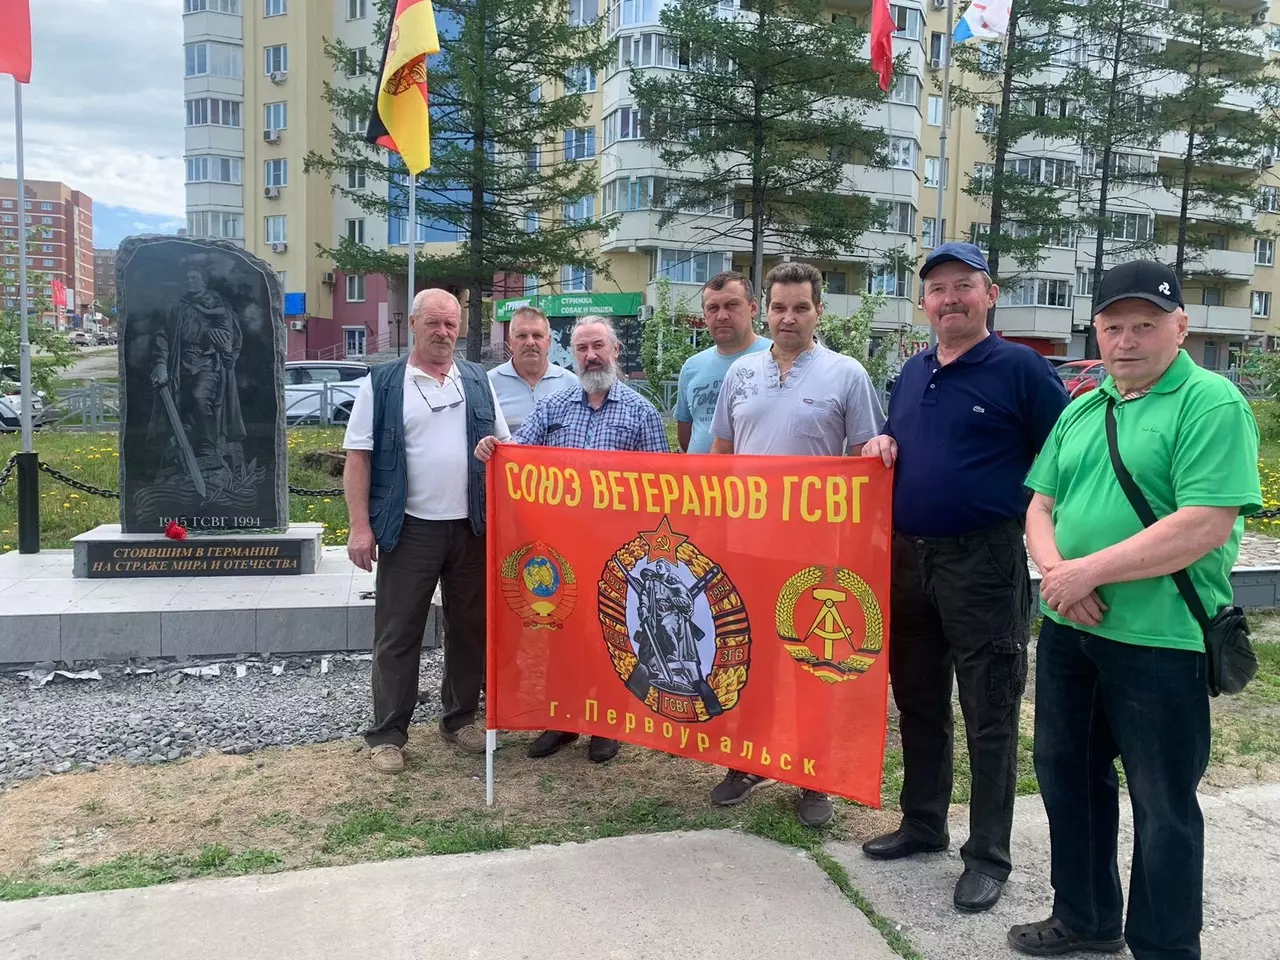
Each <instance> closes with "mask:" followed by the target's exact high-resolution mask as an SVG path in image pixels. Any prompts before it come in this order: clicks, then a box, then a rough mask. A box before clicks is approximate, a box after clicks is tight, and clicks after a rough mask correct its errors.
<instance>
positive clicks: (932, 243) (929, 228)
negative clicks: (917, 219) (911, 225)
mask: <svg viewBox="0 0 1280 960" xmlns="http://www.w3.org/2000/svg"><path fill="white" fill-rule="evenodd" d="M923 223H924V227H923V228H922V229H921V231H920V245H921V246H922V247H936V246H937V245H938V244H940V243H942V242H943V241H945V240H946V237H947V221H946V220H943V221H942V236H941V237H938V236H935V235H934V228H935V227H936V226H937V223H938V220H937V218H936V217H925V218H924V221H923Z"/></svg>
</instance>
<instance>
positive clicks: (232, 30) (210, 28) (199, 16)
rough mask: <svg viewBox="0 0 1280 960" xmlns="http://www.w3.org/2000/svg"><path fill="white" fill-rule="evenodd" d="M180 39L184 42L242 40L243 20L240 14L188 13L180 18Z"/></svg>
mask: <svg viewBox="0 0 1280 960" xmlns="http://www.w3.org/2000/svg"><path fill="white" fill-rule="evenodd" d="M182 38H183V40H184V41H185V42H187V43H191V42H192V41H193V40H235V41H240V40H243V39H244V20H243V18H242V17H241V16H240V14H231V13H213V12H207V11H206V12H201V13H188V14H184V15H183V17H182Z"/></svg>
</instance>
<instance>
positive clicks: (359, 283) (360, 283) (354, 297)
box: [347, 277, 364, 303]
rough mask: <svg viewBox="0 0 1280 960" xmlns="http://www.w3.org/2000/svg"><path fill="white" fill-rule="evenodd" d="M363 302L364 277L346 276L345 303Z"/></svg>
mask: <svg viewBox="0 0 1280 960" xmlns="http://www.w3.org/2000/svg"><path fill="white" fill-rule="evenodd" d="M363 302H364V277H347V303H363Z"/></svg>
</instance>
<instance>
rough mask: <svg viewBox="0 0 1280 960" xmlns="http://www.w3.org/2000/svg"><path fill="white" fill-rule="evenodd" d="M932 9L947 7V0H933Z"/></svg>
mask: <svg viewBox="0 0 1280 960" xmlns="http://www.w3.org/2000/svg"><path fill="white" fill-rule="evenodd" d="M933 9H935V10H945V9H947V0H933Z"/></svg>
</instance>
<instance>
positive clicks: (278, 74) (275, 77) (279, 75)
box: [268, 70, 289, 86]
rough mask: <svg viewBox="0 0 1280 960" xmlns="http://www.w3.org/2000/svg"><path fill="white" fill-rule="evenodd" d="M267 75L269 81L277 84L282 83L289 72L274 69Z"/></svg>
mask: <svg viewBox="0 0 1280 960" xmlns="http://www.w3.org/2000/svg"><path fill="white" fill-rule="evenodd" d="M268 76H269V78H270V80H271V82H272V83H274V84H276V85H277V86H278V85H279V84H282V83H284V82H285V80H287V79H289V74H287V73H285V72H284V71H283V70H274V71H272V72H271V73H270V74H269V75H268Z"/></svg>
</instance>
